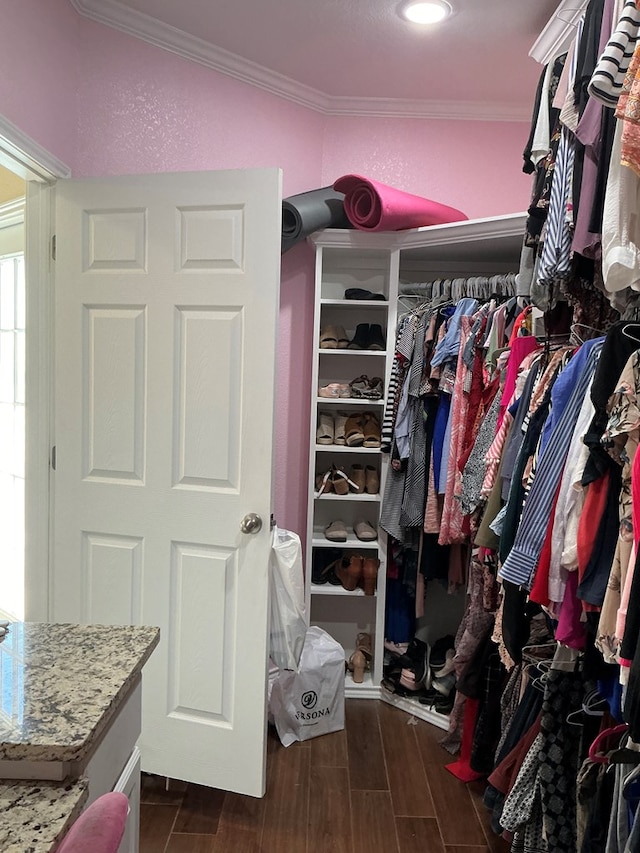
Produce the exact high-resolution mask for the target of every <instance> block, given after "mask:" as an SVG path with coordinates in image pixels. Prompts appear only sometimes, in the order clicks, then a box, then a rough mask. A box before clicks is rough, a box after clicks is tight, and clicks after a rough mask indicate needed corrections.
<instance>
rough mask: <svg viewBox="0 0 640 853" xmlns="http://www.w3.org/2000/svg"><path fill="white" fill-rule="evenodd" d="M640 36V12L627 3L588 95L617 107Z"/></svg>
mask: <svg viewBox="0 0 640 853" xmlns="http://www.w3.org/2000/svg"><path fill="white" fill-rule="evenodd" d="M639 32H640V9H638V7H637V6H636V0H626V2H625V4H624V6H623V8H622V15H621V17H620V20H619V21H618V25H617V26H616V28H615V30H614V32H613V34H612V35H611V38H610V39H609V41H608V42H607V46H606V47H605V49H604V51H603V53H602V56H601V57H600V59H599V60H598V64H597V65H596V68H595V71H594V72H593V74H592V75H591V80H590V81H589V87H588V92H589V94H590V95H591V97H592V98H595V99H596V100H598V101H600V102H601V103H603V104H604V105H605V106H606V107H615V106H616V104H617V103H618V98H619V97H620V93H621V92H622V84H623V82H624V78H625V74H626V73H627V70H628V68H629V63H630V62H631V57H632V56H633V52H634V49H635V46H636V41H637V40H638V34H639Z"/></svg>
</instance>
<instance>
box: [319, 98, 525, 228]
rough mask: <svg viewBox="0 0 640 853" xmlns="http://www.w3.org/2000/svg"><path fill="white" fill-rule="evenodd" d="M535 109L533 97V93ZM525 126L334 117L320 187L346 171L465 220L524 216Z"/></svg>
mask: <svg viewBox="0 0 640 853" xmlns="http://www.w3.org/2000/svg"><path fill="white" fill-rule="evenodd" d="M531 97H532V103H533V93H531ZM528 135H529V127H528V125H527V124H525V123H523V122H512V123H511V122H491V121H486V122H481V121H458V120H455V121H443V120H440V119H438V120H433V119H432V120H429V119H390V118H359V117H344V118H343V117H332V118H329V119H328V120H327V126H326V130H325V137H324V154H323V161H322V180H323V182H324V183H325V184H329V183H332V182H333V181H335V180H336V178H338V177H340V175H346V174H348V173H350V172H355V173H357V174H361V175H366V176H367V177H370V178H375V179H376V180H378V181H382V182H383V183H385V184H391V185H392V186H395V187H397V188H398V189H401V190H406V191H407V192H412V193H415V194H416V195H423V196H426V197H427V198H431V199H434V200H435V201H439V202H442V203H443V204H448V205H451V206H452V207H456V208H458V210H462V211H464V213H466V214H467V216H468V217H469V218H470V219H475V218H478V217H483V216H500V215H502V214H505V213H518V212H520V211H522V210H526V208H527V207H528V205H529V196H530V194H531V177H530V176H529V175H525V174H523V172H522V150H523V148H524V146H525V143H526V141H527V137H528Z"/></svg>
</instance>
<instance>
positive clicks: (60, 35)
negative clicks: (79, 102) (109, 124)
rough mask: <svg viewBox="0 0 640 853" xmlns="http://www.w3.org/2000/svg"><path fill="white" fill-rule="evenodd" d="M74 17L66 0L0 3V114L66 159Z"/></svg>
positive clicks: (70, 144)
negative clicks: (0, 14)
mask: <svg viewBox="0 0 640 853" xmlns="http://www.w3.org/2000/svg"><path fill="white" fill-rule="evenodd" d="M79 24H80V19H79V17H78V15H77V14H76V12H74V10H73V7H72V6H71V4H70V3H69V2H68V0H46V2H43V0H19V2H17V3H16V2H11V3H9V2H6V3H3V4H2V25H1V26H0V58H1V61H2V74H0V114H2V116H3V117H4V118H7V119H9V121H11V122H13V124H15V125H16V126H17V127H18V128H20V130H22V131H23V132H24V133H26V134H28V135H29V136H30V137H31V138H32V139H34V140H35V141H36V142H39V143H40V145H42V146H43V148H45V149H46V150H47V151H49V153H51V154H55V156H56V157H58V158H59V159H60V160H62V161H63V162H65V163H66V164H67V165H70V164H71V158H72V155H73V150H74V143H75V138H76V104H75V93H76V81H77V47H78V38H79V37H78V31H79Z"/></svg>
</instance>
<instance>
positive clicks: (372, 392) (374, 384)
mask: <svg viewBox="0 0 640 853" xmlns="http://www.w3.org/2000/svg"><path fill="white" fill-rule="evenodd" d="M366 378H367V377H365V379H366ZM383 388H384V386H383V384H382V379H381V378H380V377H379V376H374V377H373V379H368V380H367V387H366V388H365V389H364V390H363V391H362V394H360V396H361V397H366V398H367V399H368V400H380V399H381V398H382V391H383ZM352 396H355V395H354V394H353V391H352Z"/></svg>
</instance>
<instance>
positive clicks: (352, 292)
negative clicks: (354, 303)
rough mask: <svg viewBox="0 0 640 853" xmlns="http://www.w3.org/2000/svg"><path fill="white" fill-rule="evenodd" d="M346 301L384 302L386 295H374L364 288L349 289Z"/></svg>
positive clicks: (346, 291) (345, 296) (346, 292)
mask: <svg viewBox="0 0 640 853" xmlns="http://www.w3.org/2000/svg"><path fill="white" fill-rule="evenodd" d="M344 298H345V299H365V300H367V301H372V300H375V301H376V302H384V301H385V300H386V298H387V297H386V296H385V295H384V293H372V292H371V291H370V290H365V289H364V288H363V287H349V288H347V289H346V290H345V292H344Z"/></svg>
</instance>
